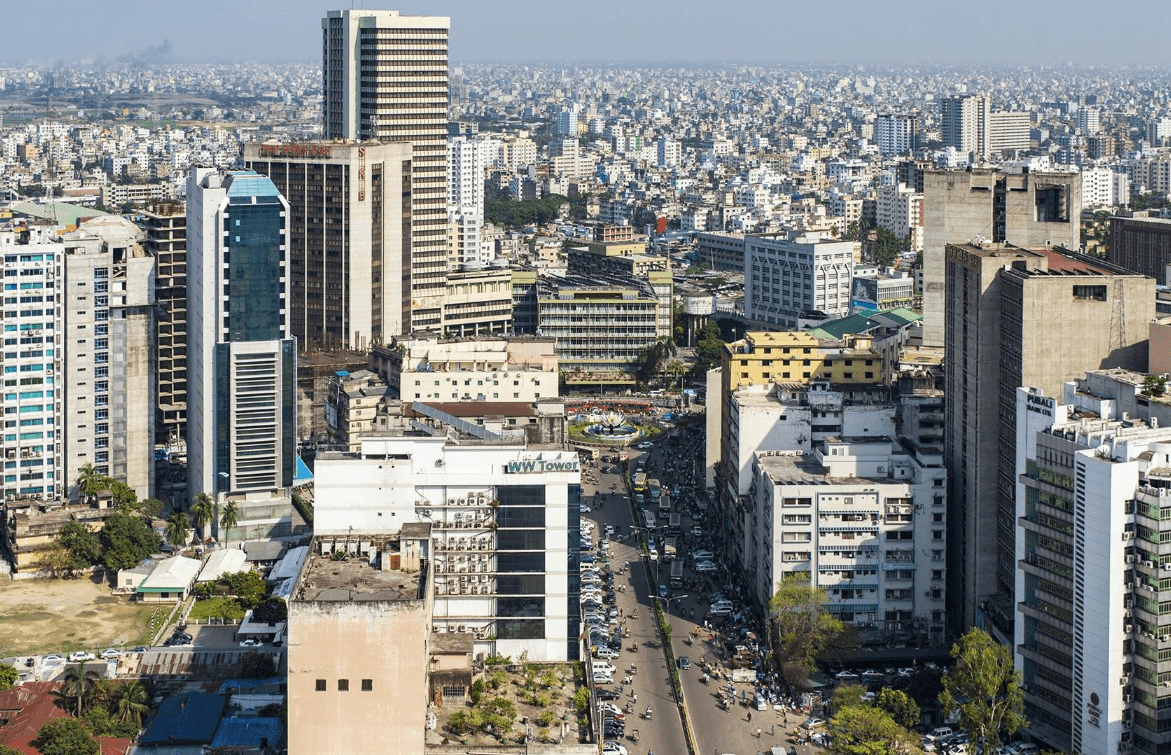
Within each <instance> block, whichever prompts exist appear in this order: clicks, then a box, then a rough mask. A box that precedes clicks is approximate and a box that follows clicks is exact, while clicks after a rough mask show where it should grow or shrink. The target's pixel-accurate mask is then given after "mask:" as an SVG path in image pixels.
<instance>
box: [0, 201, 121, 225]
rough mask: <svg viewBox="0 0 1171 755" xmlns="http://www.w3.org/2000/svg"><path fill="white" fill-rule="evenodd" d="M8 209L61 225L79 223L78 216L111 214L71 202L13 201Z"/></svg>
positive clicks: (88, 216)
mask: <svg viewBox="0 0 1171 755" xmlns="http://www.w3.org/2000/svg"><path fill="white" fill-rule="evenodd" d="M8 209H10V210H12V212H14V213H16V214H18V215H27V216H28V217H30V218H37V219H40V220H52V221H54V222H56V223H60V224H61V225H77V219H78V218H96V217H101V216H102V215H109V214H110V213H108V212H102V211H101V210H95V209H94V208H92V207H82V206H81V205H76V204H69V203H68V202H45V203H44V204H41V203H40V202H13V203H12V204H11V205H9V206H8Z"/></svg>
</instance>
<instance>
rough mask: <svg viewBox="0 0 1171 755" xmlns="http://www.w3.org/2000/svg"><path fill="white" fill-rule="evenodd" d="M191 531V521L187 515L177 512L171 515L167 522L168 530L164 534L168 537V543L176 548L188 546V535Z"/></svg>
mask: <svg viewBox="0 0 1171 755" xmlns="http://www.w3.org/2000/svg"><path fill="white" fill-rule="evenodd" d="M190 531H191V521H190V520H189V519H188V518H187V514H186V513H184V512H182V511H176V512H175V513H174V514H171V518H170V519H168V520H167V529H166V532H165V533H164V534H166V536H167V542H168V543H170V544H171V545H174V546H183V545H187V538H188V537H190V535H189V534H188V533H189V532H190Z"/></svg>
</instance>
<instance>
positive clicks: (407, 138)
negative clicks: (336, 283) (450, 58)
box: [321, 9, 451, 332]
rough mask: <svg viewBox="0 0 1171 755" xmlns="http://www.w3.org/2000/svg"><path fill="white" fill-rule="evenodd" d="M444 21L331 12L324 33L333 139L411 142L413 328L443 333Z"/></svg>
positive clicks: (326, 101)
mask: <svg viewBox="0 0 1171 755" xmlns="http://www.w3.org/2000/svg"><path fill="white" fill-rule="evenodd" d="M450 26H451V20H450V19H449V18H447V17H444V16H402V15H399V13H398V11H384V10H379V11H367V10H352V9H351V10H341V11H329V13H328V14H327V15H326V17H325V18H324V19H323V20H322V22H321V27H322V50H323V59H322V72H323V80H322V93H323V96H324V99H323V109H324V115H325V137H326V138H328V139H349V140H354V141H359V140H369V139H377V140H378V141H380V142H409V143H410V144H411V146H412V149H413V157H412V160H411V237H410V254H411V265H410V278H409V281H404V284H409V288H410V298H409V301H410V306H411V317H410V323H409V325H408V324H404V328H403V330H404V332H408V331H411V330H425V329H439V328H440V327H441V326H442V324H443V296H444V285H445V281H446V277H447V268H448V265H447V181H446V170H447V169H446V162H447V95H448V72H447V35H448V29H449V28H450Z"/></svg>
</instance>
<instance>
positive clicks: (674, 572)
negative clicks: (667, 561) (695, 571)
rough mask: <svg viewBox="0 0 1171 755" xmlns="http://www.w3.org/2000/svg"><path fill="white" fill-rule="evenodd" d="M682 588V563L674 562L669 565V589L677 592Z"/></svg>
mask: <svg viewBox="0 0 1171 755" xmlns="http://www.w3.org/2000/svg"><path fill="white" fill-rule="evenodd" d="M682 586H683V562H682V561H675V562H674V563H672V564H671V589H673V590H678V589H679V588H680V587H682Z"/></svg>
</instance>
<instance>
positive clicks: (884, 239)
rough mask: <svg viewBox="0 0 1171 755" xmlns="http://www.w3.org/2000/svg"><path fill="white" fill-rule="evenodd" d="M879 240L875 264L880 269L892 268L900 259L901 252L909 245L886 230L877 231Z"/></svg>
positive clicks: (875, 250)
mask: <svg viewBox="0 0 1171 755" xmlns="http://www.w3.org/2000/svg"><path fill="white" fill-rule="evenodd" d="M877 237H878V240H877V241H876V242H875V245H874V262H875V263H876V264H877V265H879V266H880V267H890V266H891V265H893V264H894V263H895V261H896V260H897V259H898V258H899V252H900V251H902V250H903V249H905V248H906V247H907V246H908V245H909V244H908V243H907V241H906V240H905V239H901V238H899V237H898V236H896V235H894V234H893V233H892V232H890V231H888V230H887V229H885V228H879V229H877Z"/></svg>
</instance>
